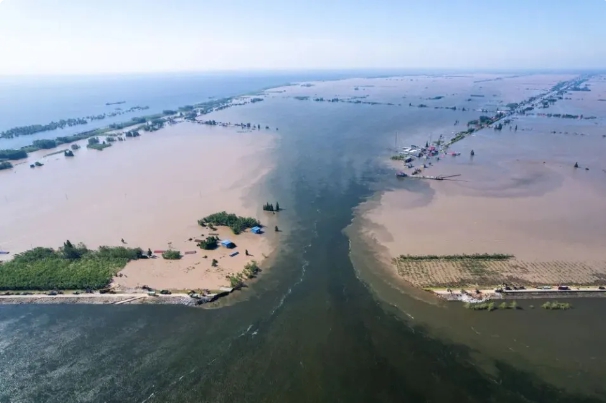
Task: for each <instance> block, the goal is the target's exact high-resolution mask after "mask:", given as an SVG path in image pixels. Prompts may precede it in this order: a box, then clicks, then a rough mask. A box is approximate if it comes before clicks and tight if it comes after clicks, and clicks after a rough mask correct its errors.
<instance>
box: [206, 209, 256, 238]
mask: <svg viewBox="0 0 606 403" xmlns="http://www.w3.org/2000/svg"><path fill="white" fill-rule="evenodd" d="M198 224H199V225H201V226H203V227H204V226H206V225H207V224H210V225H222V226H226V227H229V228H231V230H232V232H233V233H234V234H236V235H237V234H239V233H241V232H242V231H245V230H246V229H247V228H252V227H257V226H261V224H260V223H259V221H257V219H255V218H252V217H240V216H237V215H235V214H228V213H227V212H225V211H222V212H220V213H215V214H211V215H209V216H206V217H204V218H201V219H200V220H198Z"/></svg>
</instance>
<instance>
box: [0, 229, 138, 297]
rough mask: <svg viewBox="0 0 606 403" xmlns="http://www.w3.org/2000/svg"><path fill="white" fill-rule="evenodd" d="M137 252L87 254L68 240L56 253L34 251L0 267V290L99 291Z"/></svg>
mask: <svg viewBox="0 0 606 403" xmlns="http://www.w3.org/2000/svg"><path fill="white" fill-rule="evenodd" d="M142 256H143V250H142V249H141V248H126V247H122V246H118V247H110V246H101V247H100V248H99V249H98V250H91V249H88V248H87V247H86V245H84V244H82V243H79V244H77V245H74V244H73V243H72V242H70V241H69V240H68V241H66V242H64V244H63V246H62V247H61V248H59V249H53V248H42V247H38V248H34V249H31V250H28V251H26V252H23V253H20V254H17V255H15V257H14V258H13V259H12V260H9V261H7V262H4V263H0V290H78V289H87V288H90V289H101V288H105V287H107V286H108V285H109V283H110V282H111V280H112V277H113V276H115V275H116V274H117V273H118V272H119V271H120V270H122V269H123V268H124V266H125V265H126V263H128V262H129V261H131V260H137V259H139V258H141V257H142Z"/></svg>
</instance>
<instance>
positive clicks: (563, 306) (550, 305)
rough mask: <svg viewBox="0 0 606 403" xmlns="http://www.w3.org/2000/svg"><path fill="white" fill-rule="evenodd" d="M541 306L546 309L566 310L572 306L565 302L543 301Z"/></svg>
mask: <svg viewBox="0 0 606 403" xmlns="http://www.w3.org/2000/svg"><path fill="white" fill-rule="evenodd" d="M541 308H543V309H548V310H567V309H570V308H572V305H570V304H569V303H567V302H557V301H556V302H549V301H547V302H545V303H544V304H543V305H541Z"/></svg>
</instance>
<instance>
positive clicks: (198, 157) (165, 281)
mask: <svg viewBox="0 0 606 403" xmlns="http://www.w3.org/2000/svg"><path fill="white" fill-rule="evenodd" d="M274 140H275V136H273V135H272V134H271V133H267V132H248V133H238V132H237V131H236V129H233V128H221V127H209V126H206V125H195V124H192V123H182V124H178V125H175V126H169V127H167V128H164V129H162V130H160V131H157V132H153V133H143V134H142V136H141V137H139V138H135V139H128V140H127V141H125V142H116V143H114V145H113V146H112V147H110V148H107V149H105V150H103V151H96V150H91V149H86V147H85V142H80V144H81V145H82V148H81V149H80V150H78V151H75V152H74V154H75V155H76V156H75V157H74V158H65V157H64V156H63V155H62V154H57V155H53V156H50V157H47V158H40V156H39V155H37V154H36V155H34V156H32V158H37V160H39V161H41V162H43V163H44V164H45V165H44V166H43V167H39V168H35V169H31V168H29V165H28V164H22V165H18V166H16V167H15V168H14V169H13V170H10V171H4V172H0V183H1V186H2V195H1V196H0V222H2V227H1V228H0V250H5V251H10V252H11V255H13V254H15V253H19V252H22V251H25V250H27V249H30V248H32V247H36V246H50V247H58V246H60V245H62V243H63V242H64V241H65V240H66V239H69V240H71V241H72V242H84V243H85V244H86V245H87V246H88V247H91V248H96V247H98V246H100V245H120V244H121V239H124V240H125V242H126V245H127V246H129V247H141V248H143V249H144V250H147V249H148V248H151V249H152V250H165V249H169V247H173V248H174V249H177V250H180V251H181V252H185V251H197V253H196V254H194V255H186V256H184V257H183V258H182V259H181V260H180V261H167V260H164V259H162V258H159V259H150V260H141V261H137V262H131V263H130V264H129V265H128V266H127V267H126V269H125V274H126V277H122V278H118V279H119V281H118V283H119V284H120V285H121V286H123V287H124V288H129V287H132V286H137V285H143V284H146V285H149V286H155V287H158V288H173V287H174V288H178V289H185V288H217V287H218V286H223V285H227V284H228V281H227V280H226V279H225V275H226V274H227V273H230V272H240V271H241V270H242V269H243V267H244V264H245V261H247V259H246V258H244V249H248V250H249V252H250V253H251V254H253V255H254V257H249V259H250V260H252V259H253V258H254V259H255V260H257V261H258V262H259V263H260V265H261V267H262V262H261V261H262V260H263V257H264V256H267V255H269V254H270V253H271V251H272V250H273V231H272V232H269V231H268V232H267V233H266V234H264V235H258V236H253V235H252V234H242V235H239V236H237V237H231V236H230V237H231V238H233V239H232V240H233V241H234V242H235V243H236V244H237V245H238V248H237V249H236V250H238V251H240V255H239V256H238V257H236V258H229V259H226V258H221V257H220V256H221V254H222V253H223V252H222V251H220V250H218V251H215V252H212V253H214V254H216V255H217V260H218V261H219V262H220V264H219V267H218V268H217V269H216V270H209V269H208V268H207V267H206V265H207V264H208V266H210V262H211V260H212V257H211V253H208V257H209V258H208V259H203V257H202V256H203V255H204V254H206V253H201V252H202V251H201V250H200V249H199V248H197V247H196V245H195V243H194V242H190V241H188V239H189V238H194V237H199V236H200V235H201V234H202V233H203V232H204V231H202V229H203V228H202V227H200V226H199V225H198V224H197V220H198V219H200V218H202V217H204V216H206V215H208V214H212V213H214V212H218V211H227V212H230V213H235V214H238V215H242V216H253V217H256V218H258V219H259V220H260V221H261V222H262V224H266V225H273V220H274V218H273V217H268V215H267V214H266V213H264V212H262V211H261V205H262V203H263V202H265V201H266V198H268V197H267V195H264V194H263V190H262V181H261V179H262V178H263V177H264V176H265V175H266V174H267V173H268V172H269V171H270V170H271V169H272V168H273V162H272V159H271V156H272V147H273V142H274ZM51 151H53V150H51ZM38 154H39V153H38ZM271 228H273V226H272V227H271ZM223 232H225V231H223V229H221V234H222V236H225V237H226V236H227V235H226V234H223ZM2 258H3V259H6V258H7V256H3V257H2ZM192 268H193V269H192Z"/></svg>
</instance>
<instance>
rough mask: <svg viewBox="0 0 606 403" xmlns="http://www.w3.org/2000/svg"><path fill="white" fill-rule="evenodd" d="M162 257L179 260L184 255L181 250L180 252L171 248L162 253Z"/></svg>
mask: <svg viewBox="0 0 606 403" xmlns="http://www.w3.org/2000/svg"><path fill="white" fill-rule="evenodd" d="M162 257H163V258H164V259H167V260H179V259H181V258H182V257H183V256H181V252H179V251H178V250H174V249H169V250H167V251H165V252H164V253H162Z"/></svg>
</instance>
